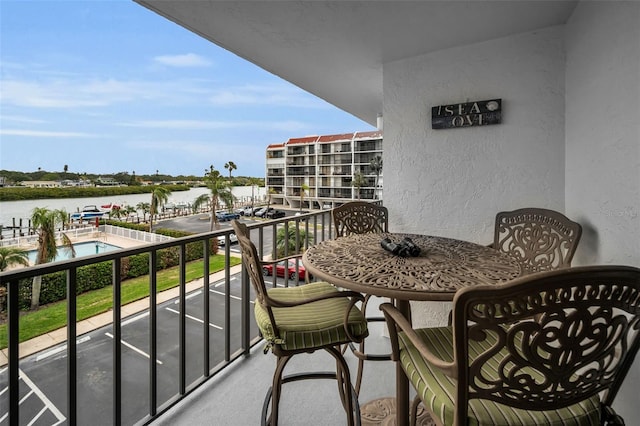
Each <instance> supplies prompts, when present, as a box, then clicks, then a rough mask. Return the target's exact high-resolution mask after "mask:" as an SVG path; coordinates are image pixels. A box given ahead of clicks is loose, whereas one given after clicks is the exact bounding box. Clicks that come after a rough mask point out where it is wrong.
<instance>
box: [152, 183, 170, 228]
mask: <svg viewBox="0 0 640 426" xmlns="http://www.w3.org/2000/svg"><path fill="white" fill-rule="evenodd" d="M169 195H171V191H169V189H167V188H166V187H164V186H156V187H154V188H153V191H151V204H149V214H150V217H149V232H152V231H153V216H154V215H157V214H158V213H159V212H160V207H162V205H163V204H165V203H166V202H167V201H169Z"/></svg>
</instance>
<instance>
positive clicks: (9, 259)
mask: <svg viewBox="0 0 640 426" xmlns="http://www.w3.org/2000/svg"><path fill="white" fill-rule="evenodd" d="M12 265H23V266H29V254H28V253H27V252H26V251H24V250H22V249H19V248H17V247H0V271H4V270H5V269H7V268H8V267H9V266H12Z"/></svg>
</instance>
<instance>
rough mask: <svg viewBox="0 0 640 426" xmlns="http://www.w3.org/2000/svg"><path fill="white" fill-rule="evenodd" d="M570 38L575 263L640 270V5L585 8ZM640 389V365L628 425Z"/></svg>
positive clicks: (569, 175)
mask: <svg viewBox="0 0 640 426" xmlns="http://www.w3.org/2000/svg"><path fill="white" fill-rule="evenodd" d="M566 34H567V37H566V52H567V66H566V130H565V133H566V157H567V161H566V209H567V214H568V215H569V216H571V217H575V218H576V220H578V221H579V222H580V223H581V224H582V225H583V227H584V233H583V237H582V240H581V242H580V246H579V248H578V251H577V252H576V257H575V259H574V264H576V265H580V264H625V265H633V266H640V217H639V215H640V3H638V2H581V3H580V4H579V5H578V7H577V8H576V10H575V11H574V13H573V15H572V16H571V19H570V20H569V22H568V24H567V26H566ZM385 164H386V163H385ZM638 388H640V359H636V361H635V363H634V365H633V366H632V367H631V371H630V373H629V374H628V375H627V378H626V380H625V383H624V385H623V387H622V389H621V391H620V393H619V394H618V397H617V398H616V402H615V405H614V408H615V409H616V411H617V412H618V413H619V414H621V415H622V416H623V417H624V418H625V420H626V421H627V424H636V423H638V421H639V420H638V418H639V417H640V406H639V402H640V397H638Z"/></svg>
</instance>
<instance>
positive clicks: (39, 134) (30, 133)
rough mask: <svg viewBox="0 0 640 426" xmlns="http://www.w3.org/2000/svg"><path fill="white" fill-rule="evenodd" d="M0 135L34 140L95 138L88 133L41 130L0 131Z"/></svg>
mask: <svg viewBox="0 0 640 426" xmlns="http://www.w3.org/2000/svg"><path fill="white" fill-rule="evenodd" d="M0 135H6V136H26V137H32V138H33V137H35V138H87V137H96V136H95V135H92V134H90V133H79V132H52V131H41V130H20V129H0Z"/></svg>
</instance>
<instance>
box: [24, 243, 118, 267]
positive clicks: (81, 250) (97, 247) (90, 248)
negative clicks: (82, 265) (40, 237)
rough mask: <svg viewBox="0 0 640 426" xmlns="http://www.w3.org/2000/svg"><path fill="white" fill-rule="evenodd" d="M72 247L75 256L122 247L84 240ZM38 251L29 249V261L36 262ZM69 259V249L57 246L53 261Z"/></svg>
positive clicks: (106, 251) (105, 251)
mask: <svg viewBox="0 0 640 426" xmlns="http://www.w3.org/2000/svg"><path fill="white" fill-rule="evenodd" d="M73 248H74V250H75V252H76V257H82V256H90V255H93V254H100V253H108V252H110V251H114V250H118V249H120V248H122V247H118V246H114V245H113V244H107V243H104V242H102V241H85V242H82V243H75V244H74V245H73ZM37 254H38V252H37V251H36V250H29V251H28V255H29V263H31V264H34V263H35V262H36V256H37ZM67 259H71V250H69V249H68V248H66V247H60V246H59V247H58V255H57V256H56V258H55V261H56V262H57V261H60V260H67Z"/></svg>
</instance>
